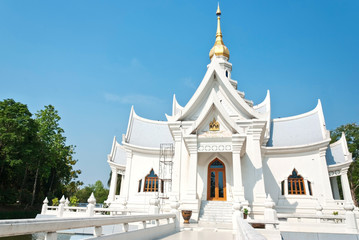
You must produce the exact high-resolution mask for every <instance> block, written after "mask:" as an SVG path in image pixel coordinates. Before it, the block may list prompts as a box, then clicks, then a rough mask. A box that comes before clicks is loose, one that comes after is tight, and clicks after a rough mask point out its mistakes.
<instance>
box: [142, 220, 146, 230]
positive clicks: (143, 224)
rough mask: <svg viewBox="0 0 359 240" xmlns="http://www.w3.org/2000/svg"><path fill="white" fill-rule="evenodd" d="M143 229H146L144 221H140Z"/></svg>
mask: <svg viewBox="0 0 359 240" xmlns="http://www.w3.org/2000/svg"><path fill="white" fill-rule="evenodd" d="M142 226H143V229H146V221H142Z"/></svg>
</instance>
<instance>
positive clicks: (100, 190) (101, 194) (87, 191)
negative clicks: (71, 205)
mask: <svg viewBox="0 0 359 240" xmlns="http://www.w3.org/2000/svg"><path fill="white" fill-rule="evenodd" d="M92 192H93V193H94V195H95V198H96V203H103V202H104V201H105V200H106V199H107V197H108V193H109V190H108V189H106V188H104V185H103V184H102V182H101V181H100V180H98V181H96V183H95V184H89V185H88V186H86V187H84V188H82V189H80V190H79V191H78V192H77V193H76V196H77V198H78V199H79V201H80V202H87V199H88V198H89V197H90V195H91V193H92Z"/></svg>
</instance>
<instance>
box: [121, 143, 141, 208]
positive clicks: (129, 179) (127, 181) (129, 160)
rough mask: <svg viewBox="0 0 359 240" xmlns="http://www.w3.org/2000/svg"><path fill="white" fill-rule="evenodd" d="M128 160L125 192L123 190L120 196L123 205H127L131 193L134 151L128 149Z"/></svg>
mask: <svg viewBox="0 0 359 240" xmlns="http://www.w3.org/2000/svg"><path fill="white" fill-rule="evenodd" d="M126 159H127V163H126V176H125V181H124V183H123V190H121V194H120V201H121V203H125V202H126V203H127V200H128V195H129V191H130V183H131V182H130V181H131V172H132V169H131V168H132V151H131V150H128V149H126ZM134 182H135V183H136V184H138V182H137V181H134Z"/></svg>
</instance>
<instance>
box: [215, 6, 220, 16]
mask: <svg viewBox="0 0 359 240" xmlns="http://www.w3.org/2000/svg"><path fill="white" fill-rule="evenodd" d="M216 14H217V16H221V9H219V3H218V8H217V12H216Z"/></svg>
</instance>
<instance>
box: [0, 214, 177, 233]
mask: <svg viewBox="0 0 359 240" xmlns="http://www.w3.org/2000/svg"><path fill="white" fill-rule="evenodd" d="M175 218H176V214H153V215H132V216H116V217H112V216H104V217H90V218H58V219H50V218H49V219H18V220H0V237H7V236H17V235H25V234H32V233H37V232H46V233H49V232H56V231H59V230H67V229H76V228H86V227H101V226H104V225H114V224H124V225H126V224H127V226H128V223H133V222H145V221H151V220H156V221H157V222H158V220H161V219H168V221H169V219H173V220H175Z"/></svg>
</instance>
